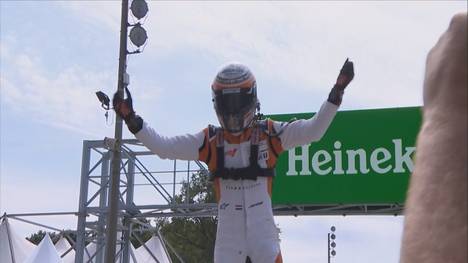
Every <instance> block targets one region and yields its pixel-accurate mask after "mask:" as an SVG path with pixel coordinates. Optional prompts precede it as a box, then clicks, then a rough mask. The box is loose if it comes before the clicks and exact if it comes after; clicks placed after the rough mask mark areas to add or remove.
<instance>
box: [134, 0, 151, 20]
mask: <svg viewBox="0 0 468 263" xmlns="http://www.w3.org/2000/svg"><path fill="white" fill-rule="evenodd" d="M130 10H131V11H132V15H133V16H134V17H135V18H137V19H142V18H144V17H145V16H146V15H147V14H148V4H147V3H146V1H145V0H133V2H132V4H131V5H130Z"/></svg>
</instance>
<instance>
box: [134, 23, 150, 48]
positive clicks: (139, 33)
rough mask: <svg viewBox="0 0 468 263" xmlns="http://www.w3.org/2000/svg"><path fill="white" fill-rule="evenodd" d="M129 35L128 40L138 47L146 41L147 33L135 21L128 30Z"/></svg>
mask: <svg viewBox="0 0 468 263" xmlns="http://www.w3.org/2000/svg"><path fill="white" fill-rule="evenodd" d="M129 37H130V41H132V44H134V45H135V46H137V47H138V48H140V47H141V46H143V45H144V44H145V43H146V40H147V39H148V34H146V30H145V29H144V28H143V27H142V26H141V24H140V23H137V24H136V25H134V26H133V28H132V29H131V30H130V35H129Z"/></svg>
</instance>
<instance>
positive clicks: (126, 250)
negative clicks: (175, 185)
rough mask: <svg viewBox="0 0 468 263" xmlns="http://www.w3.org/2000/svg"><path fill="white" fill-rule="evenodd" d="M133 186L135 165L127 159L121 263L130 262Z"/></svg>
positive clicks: (131, 159) (131, 160) (130, 159)
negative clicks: (125, 208) (125, 212)
mask: <svg viewBox="0 0 468 263" xmlns="http://www.w3.org/2000/svg"><path fill="white" fill-rule="evenodd" d="M134 186H135V163H134V161H133V158H129V160H128V170H127V193H126V200H125V202H126V207H127V215H126V216H124V222H123V225H124V233H123V244H122V246H123V247H122V249H123V263H128V262H130V261H129V260H130V237H131V233H132V229H131V227H132V223H131V220H130V219H131V217H130V216H128V214H132V213H133V212H134V211H131V210H133V191H134Z"/></svg>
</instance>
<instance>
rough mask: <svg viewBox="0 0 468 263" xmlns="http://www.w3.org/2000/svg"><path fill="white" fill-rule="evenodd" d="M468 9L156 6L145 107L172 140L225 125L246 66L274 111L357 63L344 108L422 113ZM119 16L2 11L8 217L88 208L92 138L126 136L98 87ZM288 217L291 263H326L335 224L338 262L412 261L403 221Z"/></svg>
mask: <svg viewBox="0 0 468 263" xmlns="http://www.w3.org/2000/svg"><path fill="white" fill-rule="evenodd" d="M464 10H466V2H464V1H452V2H437V1H428V2H424V1H415V2H403V1H390V2H367V1H362V2H208V3H201V2H151V3H150V13H149V17H148V18H147V20H146V23H145V25H144V27H145V28H146V29H147V31H148V35H149V41H148V45H147V46H146V49H145V51H144V53H143V54H140V55H133V56H130V57H129V60H128V72H129V74H130V76H131V84H130V88H131V90H132V92H133V94H134V97H135V107H136V110H137V112H138V113H139V114H141V115H142V116H143V117H144V118H145V120H147V121H148V122H149V123H151V124H152V126H154V127H155V128H156V129H158V130H159V131H160V132H161V133H163V134H166V135H175V134H183V133H192V132H197V131H199V130H200V129H202V128H204V127H205V126H206V125H207V124H208V123H213V124H216V123H217V121H216V117H215V114H214V111H213V108H212V105H211V92H210V89H209V85H210V82H211V80H212V78H213V77H214V74H215V73H216V71H217V70H218V68H219V67H220V66H221V65H222V64H224V63H226V62H227V61H233V60H235V61H241V62H243V63H245V64H247V65H248V66H249V67H250V68H251V69H252V70H253V72H254V73H255V75H256V77H257V81H258V86H259V97H260V101H261V103H262V110H263V112H264V113H267V114H269V113H292V112H314V111H316V110H317V109H318V107H319V106H320V104H321V103H322V101H323V100H325V98H326V96H327V94H328V91H329V89H330V88H331V85H332V84H333V82H334V80H335V78H336V75H337V73H338V70H339V68H340V67H341V65H342V63H343V61H344V59H345V58H346V57H350V58H351V59H352V60H353V61H354V62H355V67H356V77H355V80H354V81H353V83H352V84H351V85H350V87H349V89H348V90H347V92H346V94H345V98H344V102H343V105H342V108H341V109H345V110H346V109H368V108H386V107H400V106H417V105H421V104H422V96H421V86H422V78H423V72H424V63H425V56H426V54H427V52H428V50H429V49H430V48H431V47H432V46H433V45H434V44H435V42H436V41H437V39H438V37H439V36H440V34H441V33H442V32H443V31H444V30H445V29H446V27H447V26H448V23H449V21H450V18H451V17H452V16H453V14H455V13H456V12H460V11H464ZM119 19H120V3H119V2H118V1H1V2H0V59H1V60H0V87H1V89H0V102H1V105H0V110H1V111H0V174H1V178H0V180H1V185H0V213H2V214H3V213H4V212H7V213H21V212H46V211H73V210H77V204H78V201H77V200H78V190H79V176H80V167H81V146H82V141H83V140H86V139H102V138H104V137H105V136H108V137H112V136H113V125H108V124H106V123H105V119H104V117H103V111H102V110H101V109H100V108H99V106H98V103H97V101H96V99H95V95H94V92H95V91H97V90H103V91H105V92H106V93H108V94H112V93H113V92H114V90H115V89H116V83H117V66H118V59H117V58H118V38H119V23H120V22H119ZM112 117H113V115H112ZM124 137H131V136H130V134H129V133H128V132H127V131H126V132H125V133H124ZM46 221H47V222H48V223H51V224H56V225H59V226H61V227H63V228H67V227H75V225H74V223H73V220H72V218H63V219H62V218H56V219H47V220H46ZM277 221H278V223H279V224H280V227H281V228H282V231H283V234H282V240H283V241H282V248H283V256H284V258H285V261H286V262H325V259H326V251H325V249H326V239H325V238H326V233H327V230H328V228H329V226H330V225H332V224H335V225H337V228H338V236H339V237H338V238H339V240H338V255H339V256H338V257H337V258H336V260H335V261H334V262H377V261H378V262H396V261H397V260H398V251H399V239H400V237H401V229H402V221H403V218H402V217H298V218H290V217H281V218H278V219H277ZM61 227H59V228H61ZM17 229H18V231H19V232H20V233H21V234H23V235H25V234H26V233H29V232H32V231H34V230H35V228H31V227H29V226H26V225H23V224H19V225H18V226H17ZM312 259H315V260H316V261H314V260H312Z"/></svg>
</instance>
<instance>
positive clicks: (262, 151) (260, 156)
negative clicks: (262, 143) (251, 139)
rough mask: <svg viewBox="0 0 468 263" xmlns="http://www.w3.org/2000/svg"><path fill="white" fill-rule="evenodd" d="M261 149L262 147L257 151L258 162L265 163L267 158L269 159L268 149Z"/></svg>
mask: <svg viewBox="0 0 468 263" xmlns="http://www.w3.org/2000/svg"><path fill="white" fill-rule="evenodd" d="M262 148H263V147H261V148H260V149H259V153H258V160H259V161H266V160H268V158H270V155H269V153H268V148H266V147H265V148H263V149H262Z"/></svg>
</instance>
